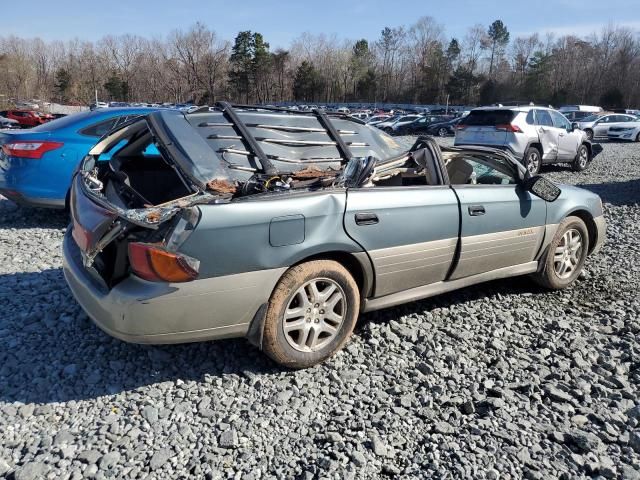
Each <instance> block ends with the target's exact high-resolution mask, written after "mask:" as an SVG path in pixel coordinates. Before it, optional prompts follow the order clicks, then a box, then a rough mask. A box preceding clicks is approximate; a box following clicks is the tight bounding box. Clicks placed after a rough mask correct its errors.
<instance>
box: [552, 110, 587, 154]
mask: <svg viewBox="0 0 640 480" xmlns="http://www.w3.org/2000/svg"><path fill="white" fill-rule="evenodd" d="M549 113H550V114H551V118H552V119H553V124H554V125H555V127H556V128H558V129H559V132H558V159H559V160H573V159H574V158H575V156H576V154H577V153H578V146H580V143H581V142H582V132H580V131H577V132H572V131H571V123H570V122H569V120H567V119H566V118H565V116H564V115H562V114H561V113H560V112H555V111H553V110H552V111H550V112H549Z"/></svg>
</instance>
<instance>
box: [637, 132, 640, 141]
mask: <svg viewBox="0 0 640 480" xmlns="http://www.w3.org/2000/svg"><path fill="white" fill-rule="evenodd" d="M636 142H640V132H638V136H637V137H636Z"/></svg>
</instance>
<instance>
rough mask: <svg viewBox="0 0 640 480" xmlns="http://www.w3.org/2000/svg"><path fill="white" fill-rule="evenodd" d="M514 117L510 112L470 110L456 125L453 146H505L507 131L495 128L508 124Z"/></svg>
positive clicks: (503, 110) (513, 113)
mask: <svg viewBox="0 0 640 480" xmlns="http://www.w3.org/2000/svg"><path fill="white" fill-rule="evenodd" d="M514 117H515V112H513V111H512V110H505V109H499V110H472V111H471V112H470V113H469V115H467V116H466V117H464V118H463V119H462V120H461V121H460V123H459V124H458V129H457V131H456V140H455V144H456V145H489V146H493V145H497V146H502V145H505V143H506V142H507V131H506V129H504V128H496V127H499V126H501V125H508V124H510V123H511V121H512V120H513V118H514Z"/></svg>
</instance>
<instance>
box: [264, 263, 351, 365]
mask: <svg viewBox="0 0 640 480" xmlns="http://www.w3.org/2000/svg"><path fill="white" fill-rule="evenodd" d="M359 311H360V292H359V290H358V285H357V283H356V282H355V280H354V279H353V277H352V276H351V274H350V273H349V271H348V270H347V269H346V268H345V267H343V266H342V265H341V264H340V263H338V262H335V261H333V260H313V261H310V262H306V263H302V264H300V265H297V266H295V267H292V268H291V269H289V270H288V271H287V272H286V273H285V274H284V275H283V276H282V278H281V279H280V281H279V282H278V284H277V285H276V288H275V289H274V291H273V294H272V295H271V298H270V299H269V305H268V308H267V314H266V318H265V325H264V334H263V340H262V348H263V350H264V352H265V353H266V354H267V355H269V357H271V358H272V359H273V360H274V361H275V362H277V363H279V364H280V365H284V366H286V367H289V368H306V367H311V366H313V365H316V364H318V363H321V362H323V361H325V360H326V359H327V358H329V357H331V356H332V355H333V354H334V353H336V352H337V351H338V350H340V349H341V348H342V347H343V346H344V345H345V344H346V343H347V341H348V340H349V338H350V337H351V332H353V327H354V326H355V324H356V320H357V318H358V314H359Z"/></svg>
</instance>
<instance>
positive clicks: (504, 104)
mask: <svg viewBox="0 0 640 480" xmlns="http://www.w3.org/2000/svg"><path fill="white" fill-rule="evenodd" d="M489 106H490V107H544V108H553V105H549V104H546V105H545V104H542V103H535V102H526V101H523V102H521V101H508V102H496V103H492V104H491V105H489Z"/></svg>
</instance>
